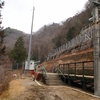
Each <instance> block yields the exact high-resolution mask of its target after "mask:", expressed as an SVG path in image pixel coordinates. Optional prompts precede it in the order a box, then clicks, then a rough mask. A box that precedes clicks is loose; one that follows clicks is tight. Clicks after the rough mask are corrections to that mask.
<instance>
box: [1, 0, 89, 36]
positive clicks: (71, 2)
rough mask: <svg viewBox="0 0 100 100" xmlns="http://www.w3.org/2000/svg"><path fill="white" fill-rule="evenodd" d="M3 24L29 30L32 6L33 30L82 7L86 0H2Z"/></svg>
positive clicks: (57, 21)
mask: <svg viewBox="0 0 100 100" xmlns="http://www.w3.org/2000/svg"><path fill="white" fill-rule="evenodd" d="M4 1H5V6H4V8H3V10H2V15H3V26H4V28H6V27H11V28H15V29H18V30H21V31H24V32H26V33H29V34H30V32H31V21H32V8H33V4H34V6H35V11H34V24H33V31H34V32H35V31H37V30H38V29H39V28H41V27H42V26H44V25H48V24H51V23H52V22H55V23H59V22H61V21H64V20H66V19H67V18H69V17H72V16H74V15H75V14H76V13H77V12H80V11H81V10H82V9H84V7H85V4H86V2H87V1H88V0H4Z"/></svg>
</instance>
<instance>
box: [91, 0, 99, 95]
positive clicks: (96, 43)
mask: <svg viewBox="0 0 100 100" xmlns="http://www.w3.org/2000/svg"><path fill="white" fill-rule="evenodd" d="M98 7H100V3H99V2H98V0H94V1H93V19H94V34H93V45H94V94H95V95H96V96H100V54H99V52H100V50H99V48H100V47H99V45H100V43H99V37H100V33H99V24H98V23H99V18H98V16H99V14H98Z"/></svg>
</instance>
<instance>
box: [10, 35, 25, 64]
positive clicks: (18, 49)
mask: <svg viewBox="0 0 100 100" xmlns="http://www.w3.org/2000/svg"><path fill="white" fill-rule="evenodd" d="M9 57H10V59H11V60H12V61H13V62H14V63H17V64H21V63H22V62H24V61H25V60H26V58H27V53H26V49H25V47H24V41H23V38H22V37H19V38H18V39H17V41H16V43H15V46H14V49H13V50H12V51H11V52H10V53H9Z"/></svg>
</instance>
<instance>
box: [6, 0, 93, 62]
mask: <svg viewBox="0 0 100 100" xmlns="http://www.w3.org/2000/svg"><path fill="white" fill-rule="evenodd" d="M90 17H91V6H90V0H89V1H88V2H87V3H86V5H85V6H84V8H83V10H82V11H81V12H79V13H76V15H74V16H73V17H70V18H68V19H66V21H62V22H61V23H52V24H50V25H44V26H43V27H41V28H40V29H39V30H38V31H37V32H35V33H34V35H33V40H32V58H33V59H34V60H41V61H44V60H45V59H46V55H47V54H48V53H49V52H50V51H51V50H52V49H55V48H57V47H59V46H61V45H62V44H64V43H66V42H67V41H69V40H71V39H72V38H73V37H75V36H76V35H78V34H79V33H80V32H81V30H82V28H85V27H88V25H89V23H90V22H89V21H88V19H89V18H90ZM5 33H6V35H7V36H6V37H5V41H4V43H5V44H6V45H7V50H8V51H10V50H11V49H12V48H13V45H14V43H15V41H16V39H17V38H18V37H19V36H23V37H24V42H25V47H26V48H27V50H28V44H29V34H25V33H23V32H21V31H18V30H15V29H11V28H9V27H8V28H6V29H5Z"/></svg>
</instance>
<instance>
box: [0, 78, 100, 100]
mask: <svg viewBox="0 0 100 100" xmlns="http://www.w3.org/2000/svg"><path fill="white" fill-rule="evenodd" d="M0 100H100V98H96V97H93V96H92V95H89V94H86V93H85V92H82V91H79V90H75V89H73V88H70V87H67V86H46V85H42V86H39V85H38V84H37V83H36V82H34V81H32V79H31V78H25V79H15V80H13V81H11V82H10V84H9V88H8V89H7V90H6V91H5V92H4V93H3V94H2V95H1V96H0Z"/></svg>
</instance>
